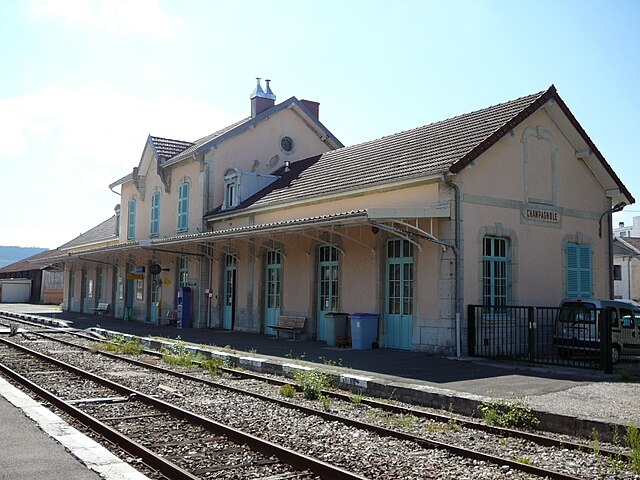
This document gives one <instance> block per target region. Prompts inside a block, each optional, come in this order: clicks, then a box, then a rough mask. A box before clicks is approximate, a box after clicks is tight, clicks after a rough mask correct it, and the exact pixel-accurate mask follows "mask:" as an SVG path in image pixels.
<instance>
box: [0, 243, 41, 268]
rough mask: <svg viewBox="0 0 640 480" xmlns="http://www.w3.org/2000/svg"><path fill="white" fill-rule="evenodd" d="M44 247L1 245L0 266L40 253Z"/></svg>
mask: <svg viewBox="0 0 640 480" xmlns="http://www.w3.org/2000/svg"><path fill="white" fill-rule="evenodd" d="M43 250H47V249H46V248H39V247H3V246H0V268H2V267H4V266H6V265H10V264H12V263H14V262H17V261H18V260H22V259H23V258H27V257H30V256H31V255H35V254H36V253H40V252H42V251H43Z"/></svg>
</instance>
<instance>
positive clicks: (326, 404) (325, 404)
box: [319, 395, 331, 412]
mask: <svg viewBox="0 0 640 480" xmlns="http://www.w3.org/2000/svg"><path fill="white" fill-rule="evenodd" d="M319 400H320V403H321V404H322V408H323V409H324V410H325V411H327V412H328V411H329V410H330V409H331V397H330V396H329V395H320V398H319Z"/></svg>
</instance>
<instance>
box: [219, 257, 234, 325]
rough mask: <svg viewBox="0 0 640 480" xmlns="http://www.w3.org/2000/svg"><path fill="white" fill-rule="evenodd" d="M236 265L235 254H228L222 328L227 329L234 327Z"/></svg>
mask: <svg viewBox="0 0 640 480" xmlns="http://www.w3.org/2000/svg"><path fill="white" fill-rule="evenodd" d="M236 267H237V259H236V257H235V255H227V256H226V257H225V266H224V306H223V312H222V328H223V329H225V330H231V329H232V328H233V316H234V314H235V309H236Z"/></svg>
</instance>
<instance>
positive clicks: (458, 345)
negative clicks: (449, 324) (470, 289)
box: [444, 176, 462, 357]
mask: <svg viewBox="0 0 640 480" xmlns="http://www.w3.org/2000/svg"><path fill="white" fill-rule="evenodd" d="M444 183H446V184H447V185H449V186H450V187H451V188H453V190H454V191H455V197H456V210H455V216H456V220H455V234H454V235H455V239H454V242H453V243H454V248H453V253H454V255H455V257H456V258H455V271H456V283H455V294H454V295H455V315H456V357H461V356H462V352H461V343H462V331H461V325H460V315H461V310H462V308H461V305H460V303H461V296H462V291H461V286H460V285H461V282H460V276H461V275H460V273H461V262H460V187H458V185H456V184H455V183H454V182H452V181H451V180H449V179H448V178H447V177H446V176H445V177H444Z"/></svg>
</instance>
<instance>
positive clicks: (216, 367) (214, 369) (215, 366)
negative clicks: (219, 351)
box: [200, 357, 223, 377]
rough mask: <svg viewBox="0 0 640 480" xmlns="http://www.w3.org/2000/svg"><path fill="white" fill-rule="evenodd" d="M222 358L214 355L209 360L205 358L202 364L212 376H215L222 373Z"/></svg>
mask: <svg viewBox="0 0 640 480" xmlns="http://www.w3.org/2000/svg"><path fill="white" fill-rule="evenodd" d="M222 363H223V362H222V359H221V358H220V357H213V358H210V359H208V360H203V361H202V362H200V366H201V367H202V368H204V369H205V370H207V371H208V372H209V373H210V374H211V376H212V377H215V376H216V375H218V374H219V373H220V369H221V368H222V366H223V365H222Z"/></svg>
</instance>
